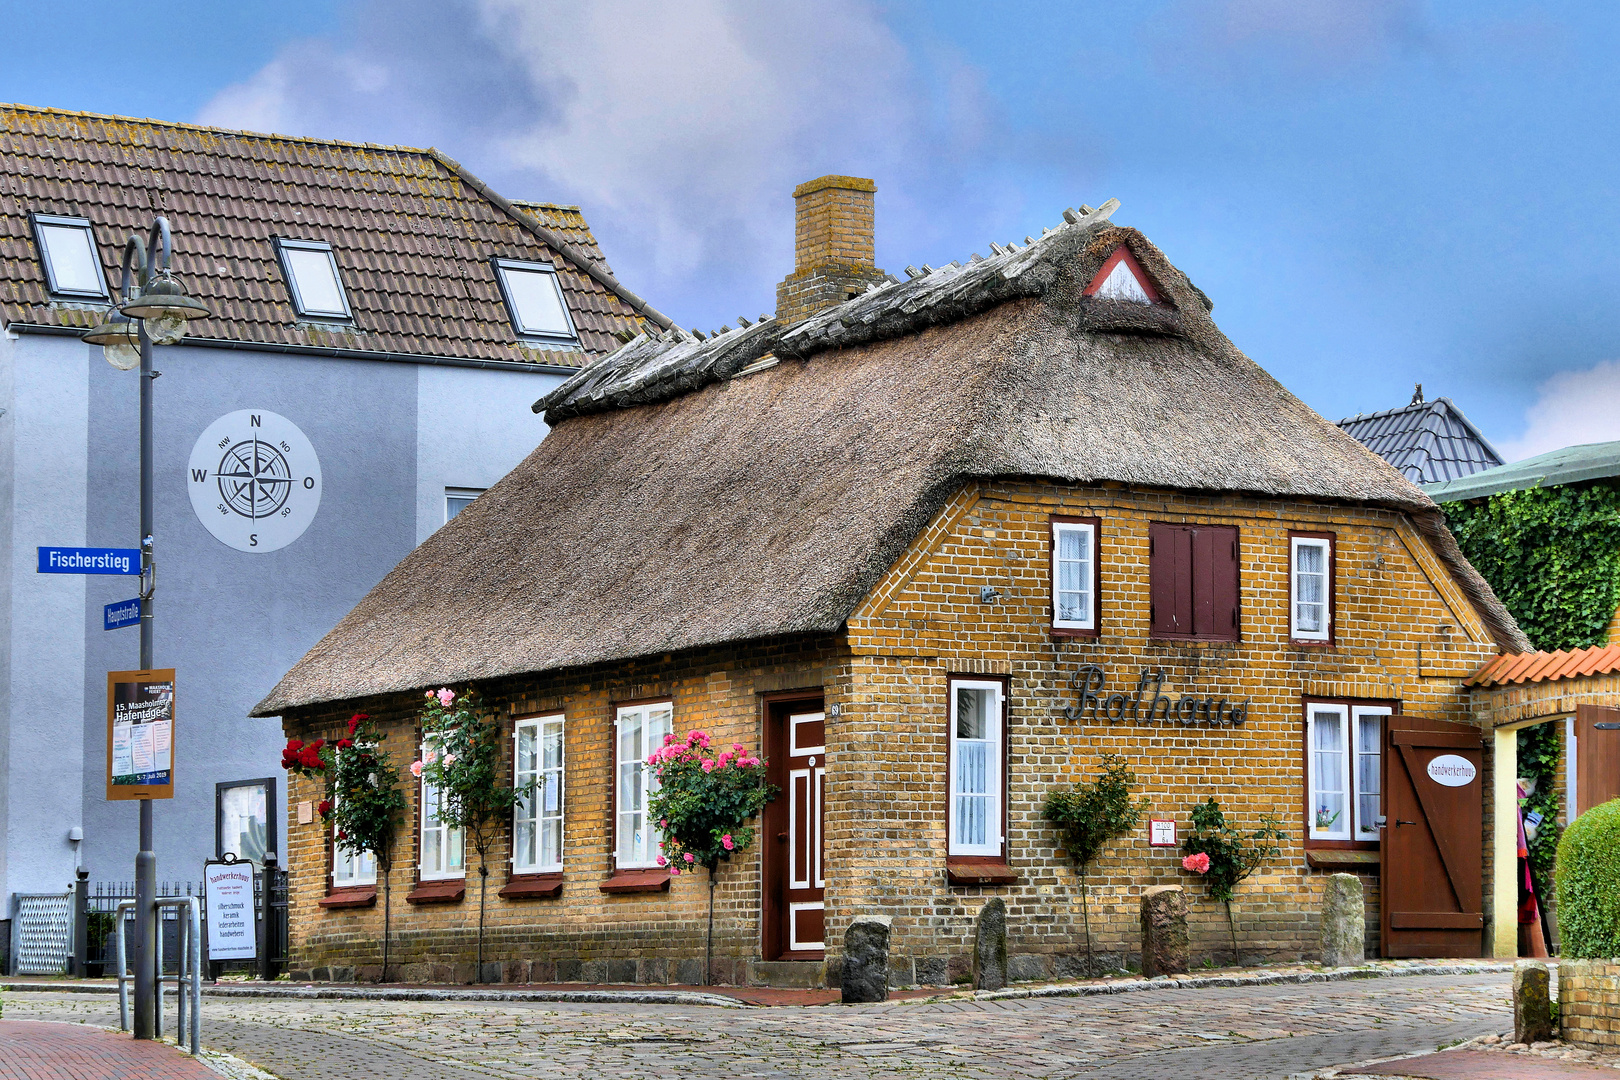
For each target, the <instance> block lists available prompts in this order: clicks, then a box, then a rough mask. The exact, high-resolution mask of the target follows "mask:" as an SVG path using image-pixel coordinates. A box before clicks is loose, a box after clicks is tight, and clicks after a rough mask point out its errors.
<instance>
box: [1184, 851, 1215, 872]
mask: <svg viewBox="0 0 1620 1080" xmlns="http://www.w3.org/2000/svg"><path fill="white" fill-rule="evenodd" d="M1181 868H1182V869H1183V870H1191V871H1192V872H1193V873H1195V874H1207V873H1209V856H1208V855H1206V854H1204V853H1203V852H1202V851H1200V852H1198V854H1196V855H1188V856H1187V857H1186V858H1185V859H1182V860H1181Z"/></svg>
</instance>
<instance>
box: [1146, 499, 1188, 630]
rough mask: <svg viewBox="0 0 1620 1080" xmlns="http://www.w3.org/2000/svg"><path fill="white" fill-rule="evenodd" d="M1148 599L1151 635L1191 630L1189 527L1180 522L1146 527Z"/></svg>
mask: <svg viewBox="0 0 1620 1080" xmlns="http://www.w3.org/2000/svg"><path fill="white" fill-rule="evenodd" d="M1148 542H1149V543H1150V544H1151V545H1152V553H1151V554H1150V555H1149V556H1148V600H1149V603H1151V604H1152V614H1153V629H1152V633H1153V634H1154V635H1155V636H1162V635H1179V636H1186V635H1189V634H1191V633H1193V582H1194V573H1193V530H1191V529H1189V528H1187V527H1186V526H1184V525H1159V524H1153V525H1149V526H1148Z"/></svg>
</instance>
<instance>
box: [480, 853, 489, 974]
mask: <svg viewBox="0 0 1620 1080" xmlns="http://www.w3.org/2000/svg"><path fill="white" fill-rule="evenodd" d="M488 892H489V856H487V855H485V854H484V853H483V852H482V851H480V852H479V853H478V981H479V982H483V981H484V896H485V894H486V893H488Z"/></svg>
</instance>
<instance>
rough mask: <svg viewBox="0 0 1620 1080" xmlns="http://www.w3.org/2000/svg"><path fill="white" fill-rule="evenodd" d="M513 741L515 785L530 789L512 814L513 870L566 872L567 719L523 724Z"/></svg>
mask: <svg viewBox="0 0 1620 1080" xmlns="http://www.w3.org/2000/svg"><path fill="white" fill-rule="evenodd" d="M512 738H513V742H514V743H515V744H516V745H515V747H514V750H513V754H512V757H513V767H514V768H513V781H512V782H513V784H514V786H516V787H517V788H519V789H523V788H529V794H528V795H527V796H525V797H524V798H523V799H522V800H521V801H520V802H519V803H518V804H517V806H516V807H515V808H514V809H513V812H512V819H513V820H512V872H513V873H514V874H551V873H561V872H562V844H563V718H562V716H561V715H558V716H537V717H532V718H530V719H528V720H519V721H518V722H517V725H516V727H515V729H514V730H513V733H512ZM530 785H533V786H532V787H530Z"/></svg>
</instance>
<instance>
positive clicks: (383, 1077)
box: [6, 973, 1512, 1080]
mask: <svg viewBox="0 0 1620 1080" xmlns="http://www.w3.org/2000/svg"><path fill="white" fill-rule="evenodd" d="M1509 980H1510V976H1509V975H1508V974H1506V973H1490V974H1482V975H1466V976H1449V977H1411V978H1387V979H1369V980H1356V981H1349V982H1335V983H1317V984H1307V985H1297V984H1289V985H1277V986H1249V987H1232V988H1221V989H1200V990H1163V991H1154V992H1146V993H1132V994H1118V995H1109V996H1095V997H1080V998H1043V999H1025V1000H1006V1001H954V1002H933V1003H917V1004H908V1003H901V1004H889V1005H880V1006H859V1007H848V1008H846V1007H838V1006H819V1007H809V1008H807V1007H777V1008H735V1009H728V1008H716V1007H703V1006H675V1005H635V1004H623V1005H618V1004H614V1005H598V1004H592V1005H583V1004H557V1003H544V1004H527V1003H524V1004H519V1003H474V1002H388V1003H382V1002H374V1001H293V1000H276V999H264V998H251V999H222V998H208V999H207V1000H205V1002H204V1012H203V1017H204V1022H203V1041H204V1043H205V1044H206V1045H207V1046H209V1047H212V1048H214V1049H217V1050H222V1051H226V1052H228V1053H231V1054H234V1055H236V1056H237V1057H240V1058H243V1059H245V1060H247V1061H250V1062H252V1063H254V1064H255V1065H258V1066H259V1067H260V1068H262V1069H265V1070H267V1071H269V1072H271V1073H274V1074H275V1075H276V1076H278V1077H281V1078H283V1080H317V1078H319V1080H351V1078H352V1080H475V1078H477V1080H488V1078H490V1077H502V1078H505V1077H522V1078H530V1077H533V1078H553V1077H556V1078H566V1080H578V1078H581V1077H589V1078H591V1080H620V1078H634V1080H642V1078H649V1077H673V1076H681V1077H795V1078H799V1077H803V1078H807V1080H808V1078H820V1077H839V1078H868V1077H870V1078H873V1080H889V1078H901V1077H908V1078H909V1077H963V1078H981V1077H982V1078H987V1080H988V1078H991V1077H1030V1078H1035V1077H1053V1078H1059V1077H1076V1076H1078V1077H1088V1078H1091V1077H1094V1078H1099V1080H1101V1078H1110V1080H1113V1078H1119V1080H1124V1078H1142V1080H1151V1078H1157V1077H1176V1078H1177V1080H1199V1078H1204V1077H1209V1078H1215V1077H1220V1078H1222V1080H1247V1078H1273V1077H1276V1078H1282V1077H1287V1076H1290V1075H1292V1074H1296V1073H1300V1072H1305V1071H1308V1070H1311V1069H1316V1068H1320V1067H1324V1066H1329V1065H1334V1064H1340V1063H1345V1062H1351V1061H1358V1060H1365V1059H1369V1058H1375V1057H1381V1056H1387V1055H1394V1054H1401V1053H1417V1052H1420V1051H1428V1050H1433V1049H1435V1048H1436V1047H1439V1046H1441V1045H1446V1044H1450V1043H1453V1042H1456V1041H1459V1040H1462V1039H1467V1038H1472V1037H1473V1036H1476V1035H1481V1034H1486V1033H1490V1032H1501V1031H1505V1030H1508V1029H1510V1028H1511V1026H1512V1015H1511V1011H1510V1009H1509V1007H1508V997H1507V994H1508V984H1509ZM117 1016H118V1004H117V999H116V998H115V997H110V996H106V995H74V994H57V993H21V994H9V995H7V1001H6V1017H7V1019H16V1020H28V1019H38V1020H78V1021H82V1022H85V1023H90V1024H98V1025H107V1026H114V1025H116V1024H117ZM168 1017H169V1019H168V1021H167V1022H169V1023H172V1017H173V1009H172V1002H171V1005H170V1011H169V1014H168Z"/></svg>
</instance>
